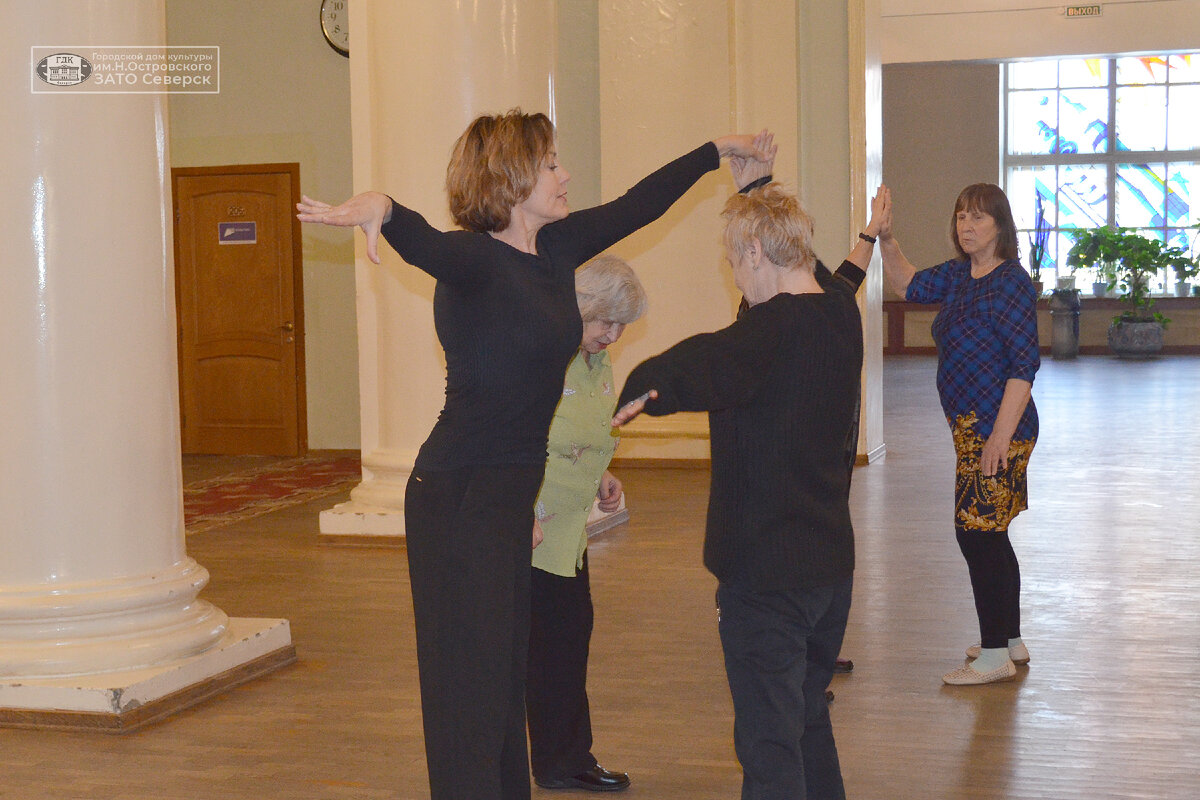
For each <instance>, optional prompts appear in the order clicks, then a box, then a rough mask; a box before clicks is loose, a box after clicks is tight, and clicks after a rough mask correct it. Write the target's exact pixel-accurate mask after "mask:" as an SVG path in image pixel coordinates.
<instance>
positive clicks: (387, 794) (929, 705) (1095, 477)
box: [0, 357, 1200, 800]
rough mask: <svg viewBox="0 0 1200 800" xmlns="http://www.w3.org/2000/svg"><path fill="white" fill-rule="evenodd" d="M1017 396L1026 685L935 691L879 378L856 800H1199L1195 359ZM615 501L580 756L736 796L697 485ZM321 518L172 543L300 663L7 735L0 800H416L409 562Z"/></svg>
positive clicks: (929, 524)
mask: <svg viewBox="0 0 1200 800" xmlns="http://www.w3.org/2000/svg"><path fill="white" fill-rule="evenodd" d="M1034 396H1035V398H1036V400H1037V403H1038V405H1039V408H1040V409H1041V412H1042V437H1041V440H1040V442H1039V444H1038V449H1037V451H1036V453H1035V454H1034V456H1033V460H1032V464H1031V467H1030V473H1031V474H1030V487H1031V503H1032V508H1031V509H1030V510H1029V511H1028V512H1026V513H1024V514H1022V515H1021V517H1020V518H1019V519H1018V520H1017V522H1016V523H1015V524H1014V526H1013V537H1014V542H1015V545H1016V548H1017V552H1018V556H1019V557H1020V559H1021V562H1022V567H1023V576H1024V603H1023V606H1024V610H1025V616H1024V634H1025V640H1026V642H1027V643H1028V645H1029V649H1030V652H1031V654H1032V658H1033V661H1032V664H1031V665H1030V666H1029V667H1028V668H1027V669H1026V668H1021V671H1020V674H1019V676H1018V679H1017V681H1015V682H1013V683H1009V684H1000V685H993V686H986V687H973V688H972V687H961V688H950V687H945V686H943V685H942V683H941V680H940V677H941V675H942V673H943V672H945V671H947V670H949V669H951V668H954V667H956V666H959V665H961V664H962V651H963V648H965V647H966V646H967V645H969V644H971V643H972V642H973V641H976V639H977V632H976V630H975V621H974V613H973V608H972V604H971V597H970V589H969V585H968V582H967V575H966V569H965V567H964V565H963V563H962V561H961V558H960V556H959V555H958V552H957V549H956V547H955V544H954V539H953V534H952V531H951V528H950V526H949V524H948V521H949V518H950V503H951V472H952V467H953V465H952V457H951V450H950V439H949V434H948V432H947V431H946V428H945V423H944V422H943V420H942V419H941V417H940V412H939V410H938V407H937V400H936V395H935V392H934V388H933V362H932V361H931V360H930V359H927V358H924V357H900V358H895V359H889V360H887V361H886V379H885V403H886V407H887V414H886V419H885V424H886V428H885V438H886V443H887V457H886V459H885V460H883V461H881V462H878V463H876V464H873V465H871V466H869V467H863V468H860V469H858V470H857V471H856V474H855V480H854V490H853V510H854V520H855V528H856V531H857V540H858V571H857V579H856V580H857V582H856V587H855V598H854V608H853V610H852V612H851V618H850V626H849V631H848V635H847V640H846V647H845V650H844V655H846V656H849V657H850V658H852V659H853V661H854V663H855V665H856V668H855V670H854V672H853V673H852V674H850V675H846V676H838V677H837V678H835V680H834V685H833V689H834V691H835V692H836V693H837V700H836V702H835V703H834V706H833V715H834V726H835V733H836V735H837V738H838V743H839V748H840V751H841V759H842V769H843V772H844V774H845V777H846V785H847V789H848V793H849V796H850V797H851V798H880V799H881V800H882V799H883V798H887V799H889V800H890V799H892V798H901V799H907V798H919V799H921V800H925V799H933V800H937V799H938V798H947V799H949V798H1030V799H1033V798H1038V799H1039V800H1069V799H1072V798H1080V799H1082V798H1088V800H1095V799H1096V798H1147V799H1150V798H1153V799H1154V800H1164V799H1166V798H1172V799H1176V798H1177V799H1178V800H1194V799H1195V798H1200V767H1198V761H1200V523H1198V521H1197V515H1198V509H1200V414H1198V409H1200V403H1198V402H1197V400H1198V398H1200V358H1193V357H1174V358H1170V359H1160V360H1157V361H1148V362H1140V363H1121V362H1117V361H1115V360H1112V359H1110V358H1107V357H1090V358H1084V359H1080V360H1078V361H1074V362H1056V361H1050V360H1047V362H1046V363H1045V364H1044V366H1043V369H1042V372H1041V373H1040V374H1039V376H1038V379H1037V382H1036V384H1035V388H1034ZM211 468H212V465H211V463H209V464H192V465H190V467H189V469H190V474H203V473H204V471H205V470H206V469H209V470H211ZM622 478H623V479H624V481H625V484H626V488H627V491H628V496H629V502H630V506H631V508H632V510H633V511H632V513H633V518H632V520H631V521H630V522H629V523H628V524H626V525H624V526H620V527H618V528H616V529H614V530H612V531H610V532H608V533H605V534H603V535H602V536H601V537H600V538H599V539H598V540H595V541H593V543H592V545H591V565H592V575H593V592H594V594H595V602H596V631H595V635H594V637H593V641H592V671H591V681H590V686H591V697H592V707H593V713H594V725H595V735H596V746H595V753H596V754H597V756H598V757H599V758H600V760H601V763H603V764H605V765H606V766H609V767H612V768H617V769H621V770H627V771H629V772H630V774H631V775H632V776H633V780H634V785H633V787H632V788H631V789H630V790H629V791H628V792H627V793H626V794H625V795H624V796H625V797H628V798H631V800H632V798H652V799H653V800H706V799H707V798H736V797H737V796H738V791H739V786H740V773H739V769H738V765H737V762H736V760H735V758H734V754H733V748H732V744H731V726H732V715H731V707H730V701H729V696H728V691H727V689H726V686H725V681H724V674H723V669H722V664H721V656H720V647H719V644H718V641H717V635H716V627H715V615H714V611H713V591H714V589H715V583H714V580H713V579H712V577H711V576H710V575H708V573H706V572H705V571H704V569H703V567H702V566H701V564H700V543H701V537H702V528H703V519H704V503H705V498H706V489H707V473H706V472H702V471H688V470H661V469H659V470H648V469H645V470H641V469H628V470H625V471H624V473H623V474H622ZM340 499H341V498H340V497H338V498H334V499H333V500H330V499H329V498H326V499H324V500H322V501H318V502H317V503H314V504H312V505H310V506H300V507H296V508H293V509H288V510H285V511H281V512H278V513H276V514H274V515H271V516H267V517H262V518H259V519H255V520H252V521H250V522H248V523H246V524H243V525H240V526H238V527H236V528H230V529H223V530H214V531H209V532H206V533H201V534H196V535H194V536H192V537H190V538H189V552H190V554H191V555H192V556H194V557H195V558H196V559H197V560H198V561H200V563H202V564H203V565H205V566H206V567H207V568H208V569H209V570H210V572H211V573H212V582H211V584H210V585H209V587H208V588H207V589H206V590H205V592H204V594H203V595H202V596H203V597H206V598H207V599H208V600H210V601H212V602H214V603H215V604H217V605H218V606H220V607H221V608H222V609H224V610H225V611H226V612H228V613H229V614H230V615H232V616H243V617H286V618H288V619H290V620H291V623H292V630H293V637H294V640H295V644H296V647H297V650H298V651H299V657H300V661H299V663H298V664H296V665H295V666H292V667H289V668H286V669H285V670H282V671H280V672H277V673H275V674H273V675H271V676H268V677H266V678H264V679H261V680H258V681H256V682H254V683H251V684H248V685H245V686H242V687H240V688H238V689H235V690H233V691H231V692H229V693H228V694H226V695H223V696H221V697H218V698H216V699H214V700H211V701H209V702H207V703H205V704H203V705H201V706H199V707H197V708H194V709H191V710H189V711H186V712H183V713H181V714H179V715H177V716H175V717H173V718H171V719H169V720H168V721H166V722H164V723H162V724H159V725H157V726H154V727H151V728H148V729H146V730H144V731H140V732H136V733H132V734H129V735H126V736H120V737H116V736H105V735H100V734H74V733H51V732H37V731H20V730H0V798H5V799H6V800H10V799H11V800H47V799H51V800H55V799H57V798H70V800H84V799H86V800H224V799H225V798H231V799H232V798H237V799H239V800H240V799H245V800H264V799H265V798H272V800H300V799H301V798H304V799H305V800H309V799H310V798H322V799H325V798H387V799H388V800H409V799H410V798H426V797H428V789H427V787H426V783H425V768H424V756H423V751H422V740H421V732H420V722H419V704H418V696H417V682H416V664H415V660H414V646H413V632H412V619H411V606H410V600H409V585H408V577H407V572H406V565H405V557H404V551H403V549H402V548H392V549H387V548H346V547H332V546H328V545H322V544H320V543H319V542H318V538H317V524H316V512H317V511H319V510H320V509H322V508H325V507H328V506H329V505H332V502H334V501H336V500H340ZM556 794H561V793H554V792H547V791H543V790H539V789H534V797H535V798H550V797H554V796H555V795H556ZM568 796H576V797H578V796H580V795H579V794H568Z"/></svg>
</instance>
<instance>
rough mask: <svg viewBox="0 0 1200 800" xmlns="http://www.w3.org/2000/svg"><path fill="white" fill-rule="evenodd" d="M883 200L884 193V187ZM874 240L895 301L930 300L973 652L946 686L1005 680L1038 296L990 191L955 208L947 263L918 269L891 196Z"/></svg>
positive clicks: (1014, 650) (974, 190) (1020, 649)
mask: <svg viewBox="0 0 1200 800" xmlns="http://www.w3.org/2000/svg"><path fill="white" fill-rule="evenodd" d="M883 191H884V192H886V191H887V190H886V188H885V189H884V190H883ZM886 205H887V209H888V211H887V214H886V217H885V221H884V224H883V227H882V228H881V229H880V233H879V243H880V252H881V255H882V257H883V267H884V273H885V274H886V275H887V277H888V282H889V283H890V284H891V285H892V288H893V289H894V290H895V291H896V293H897V294H899V295H900V296H901V297H904V298H905V299H907V300H910V301H912V302H916V303H938V304H940V305H941V308H940V309H939V310H938V313H937V317H936V318H935V319H934V321H933V338H934V341H935V342H936V344H937V350H938V374H937V387H938V395H939V396H940V397H941V401H942V410H943V411H944V412H945V414H946V420H947V422H949V423H950V430H951V432H952V433H953V436H954V450H955V454H956V456H957V464H956V467H955V491H954V496H955V507H954V529H955V534H956V537H957V539H958V546H959V549H960V550H962V554H963V557H964V558H965V559H966V561H967V569H968V570H969V572H970V575H971V588H972V590H973V591H974V593H975V610H976V612H977V613H978V615H979V632H980V637H981V638H980V644H977V645H972V646H971V647H969V648H967V656H968V657H969V658H971V659H973V661H971V662H970V663H969V664H967V665H966V666H964V667H962V668H961V669H956V670H954V671H952V672H949V673H947V674H946V675H944V676H943V677H942V680H943V681H945V682H946V683H949V684H958V685H961V684H982V683H994V682H996V681H1005V680H1011V679H1012V678H1014V677H1015V676H1016V674H1017V669H1016V666H1015V665H1016V664H1027V663H1029V651H1028V649H1026V647H1025V644H1024V643H1023V642H1022V641H1021V609H1020V594H1021V571H1020V567H1019V565H1018V563H1017V557H1016V554H1015V553H1014V552H1013V548H1012V542H1011V541H1009V538H1008V527H1009V524H1010V523H1011V522H1012V520H1013V518H1014V517H1016V516H1017V514H1018V513H1020V512H1021V511H1023V510H1025V509H1026V508H1028V493H1027V491H1026V481H1025V473H1026V468H1027V466H1028V464H1029V456H1030V454H1031V453H1032V452H1033V447H1034V444H1035V443H1036V442H1037V435H1038V417H1037V409H1036V408H1035V407H1034V404H1033V400H1032V399H1031V397H1030V392H1031V390H1032V388H1033V377H1034V375H1035V374H1036V373H1037V370H1038V366H1039V365H1040V363H1041V362H1040V359H1039V357H1038V337H1037V313H1036V304H1037V293H1036V291H1035V290H1034V288H1033V282H1032V281H1031V280H1030V278H1029V274H1028V273H1027V272H1026V271H1025V269H1024V268H1023V267H1022V266H1021V263H1020V260H1019V255H1018V251H1017V229H1016V224H1015V223H1014V222H1013V216H1012V210H1011V209H1010V208H1009V204H1008V198H1007V197H1005V196H1004V192H1003V191H1002V190H1001V189H1000V187H999V186H996V185H994V184H990V183H976V184H972V185H971V186H968V187H967V188H965V189H963V190H962V192H961V193H960V194H959V196H958V200H957V202H955V204H954V214H953V216H952V217H951V223H950V233H951V237H952V239H953V241H954V248H955V250H957V251H958V257H957V258H954V259H952V260H950V261H947V262H945V263H944V264H939V265H938V266H936V267H933V268H931V269H926V270H920V271H917V269H916V268H914V267H913V265H912V263H911V262H909V261H908V259H906V258H905V257H904V254H903V253H902V252H901V251H900V245H899V243H897V241H896V238H895V236H894V235H893V232H892V217H891V195H890V193H888V194H887V195H886Z"/></svg>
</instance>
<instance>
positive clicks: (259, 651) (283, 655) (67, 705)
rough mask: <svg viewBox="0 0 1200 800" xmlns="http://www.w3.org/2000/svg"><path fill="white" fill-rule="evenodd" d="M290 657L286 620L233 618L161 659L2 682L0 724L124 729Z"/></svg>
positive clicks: (269, 669) (248, 678) (193, 702)
mask: <svg viewBox="0 0 1200 800" xmlns="http://www.w3.org/2000/svg"><path fill="white" fill-rule="evenodd" d="M295 660H296V648H295V647H294V646H293V645H292V634H291V627H290V626H289V624H288V621H287V620H285V619H238V618H233V619H230V620H229V628H228V630H227V631H226V633H225V636H224V638H223V639H222V640H221V642H220V643H219V644H218V645H216V646H215V647H213V648H211V649H209V650H207V651H206V652H204V653H202V654H201V655H198V656H195V657H193V658H188V659H184V660H183V661H178V662H175V663H173V664H169V665H166V666H161V667H152V668H148V669H139V670H130V671H127V672H105V673H98V674H95V675H83V676H77V677H73V678H53V679H51V678H40V679H22V680H21V681H20V682H19V683H3V682H0V727H5V728H44V729H57V730H77V731H96V732H101V733H128V732H129V731H132V730H137V729H138V728H141V727H143V726H145V725H148V724H151V723H154V722H158V721H159V720H162V719H164V718H165V717H167V716H170V715H171V714H174V713H175V712H176V711H181V710H183V709H185V708H189V707H191V706H194V705H196V704H197V703H200V702H202V701H204V700H207V699H208V698H210V697H213V696H214V695H217V694H220V693H221V692H224V691H226V690H228V689H232V688H233V687H235V686H239V685H241V684H243V683H247V682H249V681H251V680H254V679H255V678H258V677H260V676H262V675H266V674H267V673H269V672H273V671H274V670H276V669H279V668H280V667H283V666H286V665H288V664H291V663H293V662H294V661H295ZM0 681H3V679H0Z"/></svg>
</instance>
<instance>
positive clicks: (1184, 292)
mask: <svg viewBox="0 0 1200 800" xmlns="http://www.w3.org/2000/svg"><path fill="white" fill-rule="evenodd" d="M1190 293H1191V286H1189V285H1188V282H1187V281H1175V296H1176V297H1187V296H1188V294H1190Z"/></svg>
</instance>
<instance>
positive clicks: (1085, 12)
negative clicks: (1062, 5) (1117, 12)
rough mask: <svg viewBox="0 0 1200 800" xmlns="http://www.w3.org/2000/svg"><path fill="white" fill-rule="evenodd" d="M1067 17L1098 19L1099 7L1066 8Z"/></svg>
mask: <svg viewBox="0 0 1200 800" xmlns="http://www.w3.org/2000/svg"><path fill="white" fill-rule="evenodd" d="M1067 16H1068V17H1098V16H1100V6H1098V5H1095V6H1067Z"/></svg>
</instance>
